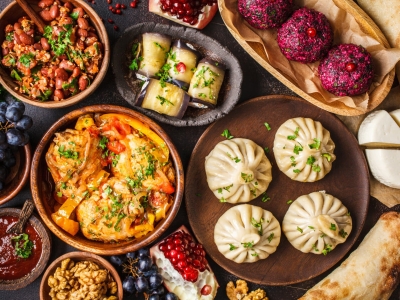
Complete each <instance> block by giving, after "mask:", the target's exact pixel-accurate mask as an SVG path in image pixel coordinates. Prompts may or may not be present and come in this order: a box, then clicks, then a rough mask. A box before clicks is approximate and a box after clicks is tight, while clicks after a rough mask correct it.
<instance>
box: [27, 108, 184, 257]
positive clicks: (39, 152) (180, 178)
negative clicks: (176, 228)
mask: <svg viewBox="0 0 400 300" xmlns="http://www.w3.org/2000/svg"><path fill="white" fill-rule="evenodd" d="M87 113H120V114H126V115H129V116H132V117H134V118H136V119H138V120H140V121H141V122H143V123H145V124H147V125H148V126H149V127H150V129H152V130H153V131H154V132H155V133H157V134H158V135H159V136H160V137H161V138H162V139H163V140H164V141H165V143H166V144H167V146H168V148H169V150H170V156H171V159H172V162H173V163H174V167H175V171H176V191H175V196H174V203H173V205H172V207H171V208H170V210H169V211H168V213H167V217H166V218H165V219H164V220H162V221H160V222H163V223H162V224H161V225H160V226H159V227H156V228H155V229H154V230H153V231H152V232H151V233H149V234H148V235H146V236H145V237H144V238H141V239H139V242H138V240H136V239H134V240H131V241H126V242H123V243H122V244H121V246H120V247H116V248H114V249H113V248H110V247H108V245H109V244H108V243H103V242H96V246H94V245H87V244H86V243H82V242H80V241H77V240H75V239H74V237H73V236H71V235H70V234H68V233H67V232H65V231H64V230H62V229H61V228H60V227H59V226H57V225H56V224H55V223H54V221H53V220H52V219H51V217H50V216H48V215H47V212H46V208H45V207H44V205H43V203H42V200H41V198H40V193H39V187H40V186H41V178H40V177H41V174H39V172H38V169H39V164H40V161H41V158H42V156H43V155H45V151H47V149H48V145H49V144H50V143H51V141H52V140H53V136H54V133H55V132H57V131H58V129H59V128H61V127H63V126H65V125H67V124H69V123H71V121H72V120H75V119H76V118H77V117H79V116H81V115H84V114H87ZM30 179H31V192H32V197H33V201H34V202H35V205H36V209H37V210H38V212H39V214H40V216H41V217H42V219H43V221H44V223H45V224H46V225H47V227H48V228H49V229H50V230H51V231H52V232H53V233H54V234H55V235H56V236H57V237H59V238H60V239H61V240H63V241H64V242H65V243H67V244H69V245H71V246H72V247H74V248H77V249H79V250H81V251H87V252H91V253H96V254H100V255H117V254H125V253H128V252H131V251H136V250H138V249H139V248H142V247H145V246H147V245H149V244H151V243H152V242H154V241H155V240H156V239H158V238H159V237H160V236H161V235H162V234H163V233H164V232H165V231H166V230H167V228H168V227H169V226H170V225H171V224H172V221H173V220H174V218H175V217H176V215H177V213H178V211H179V208H180V206H181V203H182V198H183V191H184V186H185V183H184V169H183V165H182V162H181V159H180V156H179V153H178V151H177V150H176V148H175V146H174V144H173V143H172V140H171V139H170V138H169V136H168V135H167V133H166V132H165V131H164V130H163V129H162V128H161V127H160V126H159V125H157V123H155V122H154V121H153V120H151V119H150V118H148V117H146V116H144V115H142V114H141V113H139V112H137V111H134V110H132V109H129V108H125V107H122V106H116V105H107V104H104V105H92V106H86V107H83V108H80V109H77V110H74V111H71V112H70V113H68V114H66V115H64V116H63V117H61V118H60V119H59V120H58V121H56V122H55V123H54V124H53V125H52V126H51V127H50V129H49V130H48V131H47V132H46V133H45V134H44V135H43V137H42V139H41V141H40V142H39V144H38V146H37V148H36V151H35V154H34V156H33V163H32V168H31V176H30ZM159 224H160V223H159ZM86 240H87V241H88V242H90V243H92V242H94V241H91V240H89V239H86ZM85 242H86V241H85ZM113 245H115V244H113Z"/></svg>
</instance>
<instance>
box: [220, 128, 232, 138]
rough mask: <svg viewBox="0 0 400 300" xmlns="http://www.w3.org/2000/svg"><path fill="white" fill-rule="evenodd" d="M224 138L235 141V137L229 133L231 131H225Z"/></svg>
mask: <svg viewBox="0 0 400 300" xmlns="http://www.w3.org/2000/svg"><path fill="white" fill-rule="evenodd" d="M221 135H222V136H223V137H224V138H227V139H228V140H230V139H233V135H231V133H230V132H229V129H224V131H223V132H222V134H221Z"/></svg>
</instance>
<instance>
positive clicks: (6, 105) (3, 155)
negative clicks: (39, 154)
mask: <svg viewBox="0 0 400 300" xmlns="http://www.w3.org/2000/svg"><path fill="white" fill-rule="evenodd" d="M1 92H2V89H1V86H0V93H1ZM24 112H25V105H24V103H23V102H20V101H18V100H15V99H10V100H7V101H4V100H0V190H2V189H3V188H4V184H5V182H6V178H7V176H8V174H9V172H10V169H11V168H12V167H13V166H14V165H15V163H16V159H15V156H14V153H15V152H16V151H17V150H18V147H20V146H24V145H26V144H27V143H28V142H29V135H28V133H27V132H26V130H28V129H29V128H31V127H32V125H33V121H32V118H31V117H29V116H27V115H24Z"/></svg>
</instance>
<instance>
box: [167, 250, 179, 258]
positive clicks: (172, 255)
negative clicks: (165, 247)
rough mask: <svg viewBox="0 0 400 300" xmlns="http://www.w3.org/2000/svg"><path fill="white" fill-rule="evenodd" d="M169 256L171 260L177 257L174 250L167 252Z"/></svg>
mask: <svg viewBox="0 0 400 300" xmlns="http://www.w3.org/2000/svg"><path fill="white" fill-rule="evenodd" d="M169 255H170V256H171V258H176V256H177V255H178V252H177V251H176V250H171V251H170V252H169Z"/></svg>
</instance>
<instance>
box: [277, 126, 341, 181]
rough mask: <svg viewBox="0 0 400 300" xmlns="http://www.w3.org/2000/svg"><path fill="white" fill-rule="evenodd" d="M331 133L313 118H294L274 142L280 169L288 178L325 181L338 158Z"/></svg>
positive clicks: (279, 129) (281, 130) (278, 133)
mask: <svg viewBox="0 0 400 300" xmlns="http://www.w3.org/2000/svg"><path fill="white" fill-rule="evenodd" d="M334 149H335V144H334V143H333V141H332V139H331V136H330V133H329V131H328V130H326V129H325V128H324V127H322V125H321V123H320V122H318V121H314V120H312V119H310V118H293V119H289V120H287V121H286V122H285V123H283V124H282V125H281V126H280V127H279V128H278V130H277V132H276V134H275V140H274V149H273V150H274V155H275V159H276V163H277V165H278V167H279V169H280V170H281V171H282V172H283V173H285V174H286V175H287V176H288V177H289V178H291V179H293V180H297V181H303V182H314V181H317V180H320V179H322V178H324V176H325V175H326V174H328V173H329V172H330V170H331V169H332V163H333V161H334V160H335V159H336V156H335V154H333V150H334Z"/></svg>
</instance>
